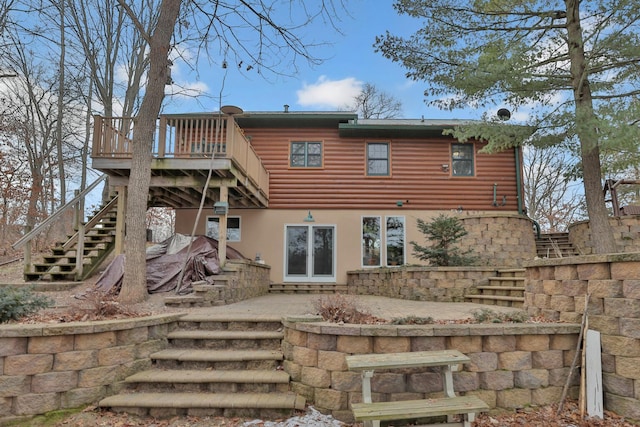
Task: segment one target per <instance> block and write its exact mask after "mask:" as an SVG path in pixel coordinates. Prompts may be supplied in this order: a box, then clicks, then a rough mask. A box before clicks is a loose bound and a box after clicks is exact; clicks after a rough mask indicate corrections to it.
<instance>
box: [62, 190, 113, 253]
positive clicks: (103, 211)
mask: <svg viewBox="0 0 640 427" xmlns="http://www.w3.org/2000/svg"><path fill="white" fill-rule="evenodd" d="M117 202H118V195H116V196H115V197H113V198H112V199H111V200H109V202H108V203H107V204H106V205H104V206H103V207H102V209H100V211H98V212H97V213H96V214H95V215H93V217H92V218H91V220H89V222H87V223H86V224H85V225H84V228H85V230H91V229H92V228H93V226H94V225H96V224H97V223H99V222H100V220H101V219H102V218H103V217H104V215H105V214H106V213H107V212H109V211H111V209H113V205H115V204H116V203H117ZM79 235H80V232H79V231H76V232H75V233H74V234H73V236H71V237H69V240H67V243H65V244H64V245H63V246H62V249H64V250H65V251H66V250H69V249H70V248H71V247H72V246H73V244H74V243H75V242H76V240H78V236H79Z"/></svg>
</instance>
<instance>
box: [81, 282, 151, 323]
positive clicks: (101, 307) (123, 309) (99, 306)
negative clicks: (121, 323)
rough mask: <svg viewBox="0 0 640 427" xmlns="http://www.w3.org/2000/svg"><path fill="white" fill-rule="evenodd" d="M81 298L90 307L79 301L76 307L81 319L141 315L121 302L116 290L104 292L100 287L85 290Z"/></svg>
mask: <svg viewBox="0 0 640 427" xmlns="http://www.w3.org/2000/svg"><path fill="white" fill-rule="evenodd" d="M80 299H82V300H83V301H85V303H86V304H85V305H88V307H83V305H82V304H80V303H79V304H77V305H76V307H74V309H75V314H76V316H77V317H79V316H81V319H80V320H97V319H108V318H118V317H136V316H139V315H141V313H137V312H136V311H135V310H134V309H132V308H131V307H130V306H127V305H125V304H121V303H120V302H119V301H118V295H117V294H116V293H115V292H103V291H101V290H99V289H91V290H89V291H87V292H85V293H84V294H83V295H82V296H81V297H80Z"/></svg>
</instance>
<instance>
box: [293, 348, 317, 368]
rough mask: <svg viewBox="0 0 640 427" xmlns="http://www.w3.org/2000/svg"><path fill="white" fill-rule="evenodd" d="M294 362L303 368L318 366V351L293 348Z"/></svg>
mask: <svg viewBox="0 0 640 427" xmlns="http://www.w3.org/2000/svg"><path fill="white" fill-rule="evenodd" d="M292 358H293V361H294V362H296V363H298V364H300V365H302V366H318V350H312V349H310V348H307V347H298V346H295V347H293V350H292Z"/></svg>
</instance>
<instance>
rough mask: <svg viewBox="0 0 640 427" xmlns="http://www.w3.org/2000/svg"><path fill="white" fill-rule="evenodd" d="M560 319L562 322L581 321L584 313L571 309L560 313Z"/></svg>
mask: <svg viewBox="0 0 640 427" xmlns="http://www.w3.org/2000/svg"><path fill="white" fill-rule="evenodd" d="M558 321H559V322H562V323H580V322H581V321H582V314H580V313H577V312H574V311H570V312H563V313H560V316H559V317H558Z"/></svg>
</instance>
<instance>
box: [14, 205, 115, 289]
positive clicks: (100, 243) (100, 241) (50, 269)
mask: <svg viewBox="0 0 640 427" xmlns="http://www.w3.org/2000/svg"><path fill="white" fill-rule="evenodd" d="M117 201H118V196H114V197H113V198H112V199H111V200H109V201H108V202H107V203H106V204H105V205H103V206H102V208H100V210H98V211H97V212H96V213H95V214H94V215H93V216H92V217H91V218H90V219H89V221H88V222H87V223H86V224H84V235H83V236H82V237H80V232H76V233H75V234H73V235H71V236H70V237H69V239H68V240H67V241H66V242H59V243H57V244H56V245H55V247H54V248H53V249H52V250H51V252H52V254H51V255H49V256H45V257H43V262H41V263H34V264H32V266H31V269H30V271H25V273H24V279H25V281H28V282H30V281H35V280H47V279H48V280H51V281H69V280H71V281H82V280H84V279H86V278H87V277H89V276H90V275H91V274H93V273H94V272H95V270H96V269H97V268H98V267H100V265H101V264H102V262H103V261H104V260H105V259H106V258H107V256H109V254H110V253H111V252H112V251H113V249H114V247H115V230H116V210H117ZM79 242H81V245H80V246H81V247H82V249H81V250H82V258H81V259H82V269H78V268H76V261H77V256H76V254H77V252H78V244H79Z"/></svg>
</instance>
